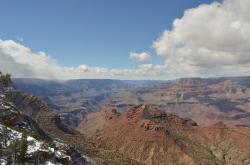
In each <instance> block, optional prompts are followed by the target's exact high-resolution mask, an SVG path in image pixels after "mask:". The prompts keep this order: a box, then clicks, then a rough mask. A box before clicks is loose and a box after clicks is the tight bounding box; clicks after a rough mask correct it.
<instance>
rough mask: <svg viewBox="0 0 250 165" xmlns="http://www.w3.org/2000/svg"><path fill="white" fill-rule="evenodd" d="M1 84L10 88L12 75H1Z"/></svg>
mask: <svg viewBox="0 0 250 165" xmlns="http://www.w3.org/2000/svg"><path fill="white" fill-rule="evenodd" d="M0 83H1V84H2V85H3V86H4V87H8V86H9V85H10V84H11V75H10V74H6V75H4V74H0Z"/></svg>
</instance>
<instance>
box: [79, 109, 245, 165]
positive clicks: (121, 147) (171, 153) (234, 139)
mask: <svg viewBox="0 0 250 165" xmlns="http://www.w3.org/2000/svg"><path fill="white" fill-rule="evenodd" d="M98 115H99V118H98V121H100V122H102V123H103V125H102V126H101V125H100V126H99V127H98V128H96V132H95V133H93V132H92V136H91V139H92V142H93V143H94V144H95V145H96V146H98V147H101V148H107V149H112V150H116V151H118V152H120V153H123V154H125V155H126V156H128V157H129V158H131V159H135V160H137V161H139V162H141V163H145V164H149V165H153V164H247V163H250V157H249V154H250V152H249V151H250V150H249V149H250V141H249V139H248V138H249V135H250V130H249V129H247V128H228V127H226V126H225V125H224V124H222V123H218V124H216V125H213V126H211V127H206V128H201V127H199V126H198V125H197V123H196V122H194V121H192V120H190V119H182V118H179V117H178V116H176V115H172V114H168V113H165V112H161V111H159V110H157V109H154V108H152V107H150V106H147V105H141V106H136V107H133V108H131V109H130V110H128V112H126V113H124V114H122V115H120V114H119V113H117V112H116V111H115V110H114V109H112V108H108V107H106V108H105V109H104V110H103V111H102V112H101V113H98ZM95 122H96V121H95ZM85 124H89V125H91V121H88V122H86V123H85ZM87 128H88V127H87V126H86V127H85V129H87ZM92 129H93V128H92ZM82 132H83V133H84V132H85V133H88V130H84V129H82ZM243 144H244V145H243Z"/></svg>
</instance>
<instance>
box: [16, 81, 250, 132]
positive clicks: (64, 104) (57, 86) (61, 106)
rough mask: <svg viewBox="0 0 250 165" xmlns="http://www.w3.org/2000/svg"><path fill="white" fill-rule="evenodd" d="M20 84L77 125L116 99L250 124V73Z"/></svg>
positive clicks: (121, 105)
mask: <svg viewBox="0 0 250 165" xmlns="http://www.w3.org/2000/svg"><path fill="white" fill-rule="evenodd" d="M14 83H15V85H16V86H17V88H19V89H21V90H24V91H26V92H30V93H32V94H34V95H36V96H38V97H40V98H41V99H43V100H44V101H46V102H47V103H48V105H49V107H50V108H51V109H53V110H54V111H56V112H58V113H60V114H61V115H62V116H63V118H62V122H63V123H64V124H67V125H70V126H72V127H74V128H79V127H82V126H81V125H80V123H82V120H85V116H86V115H87V114H88V113H91V112H97V111H99V110H100V109H101V108H102V106H104V105H106V104H111V105H112V106H113V107H114V108H116V109H117V110H118V111H119V112H124V111H127V110H128V109H129V108H130V107H132V106H135V105H139V104H145V103H146V104H150V105H152V106H154V107H155V108H158V109H160V110H163V111H165V112H168V113H173V114H176V115H178V116H180V117H183V118H191V119H192V120H194V121H196V122H197V123H198V124H199V125H201V126H209V125H212V124H215V123H217V122H219V121H222V122H224V123H226V124H227V125H238V126H245V127H246V126H250V105H249V101H250V77H222V78H207V79H202V78H182V79H177V80H173V81H121V80H71V81H66V82H57V81H46V80H39V79H15V80H14Z"/></svg>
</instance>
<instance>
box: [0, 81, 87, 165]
mask: <svg viewBox="0 0 250 165" xmlns="http://www.w3.org/2000/svg"><path fill="white" fill-rule="evenodd" d="M0 83H1V82H0ZM0 86H1V85H0ZM14 91H15V89H14V88H13V87H11V86H8V87H0V137H1V138H0V163H1V164H23V163H30V164H36V163H40V164H81V165H88V164H91V163H90V162H88V161H87V159H86V158H85V157H84V156H82V155H81V154H80V153H79V152H78V151H77V150H75V149H74V148H72V147H71V146H70V145H67V144H65V143H64V142H62V141H61V140H59V139H54V138H52V137H51V136H49V135H48V134H46V133H45V132H44V131H43V130H42V129H41V128H40V126H39V125H38V124H37V123H36V120H35V119H36V118H38V117H39V115H34V114H39V113H40V112H39V110H40V109H36V110H37V111H38V112H36V113H30V112H32V110H34V109H32V110H31V109H30V107H29V106H28V105H31V107H33V106H35V105H36V106H37V107H40V108H44V107H43V106H41V105H43V104H41V105H40V106H38V105H39V104H40V103H41V102H39V101H38V100H37V99H35V98H33V97H32V96H29V97H28V96H27V95H26V94H24V96H26V97H25V98H26V99H24V100H25V101H23V102H22V108H24V109H21V110H20V109H18V107H19V106H17V105H16V104H15V103H14V102H12V101H11V99H10V98H8V96H9V95H10V94H11V93H14ZM27 98H33V99H31V100H29V99H27ZM30 101H31V102H30ZM34 101H38V102H37V103H34ZM26 104H27V107H25V106H24V105H26ZM33 108H34V107H33ZM27 109H28V111H26V110H27ZM47 111H48V110H47ZM44 112H46V111H44ZM29 115H30V116H29Z"/></svg>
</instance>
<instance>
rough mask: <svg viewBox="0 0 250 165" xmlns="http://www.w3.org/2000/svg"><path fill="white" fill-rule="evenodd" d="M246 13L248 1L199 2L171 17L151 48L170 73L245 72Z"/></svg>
mask: <svg viewBox="0 0 250 165" xmlns="http://www.w3.org/2000/svg"><path fill="white" fill-rule="evenodd" d="M249 15H250V1H249V0H237V1H235V0H224V1H223V2H222V3H219V2H214V3H211V4H203V5H200V6H198V7H196V8H193V9H189V10H186V11H185V13H184V15H183V17H182V18H180V19H176V20H174V22H173V28H172V29H171V30H165V31H164V32H163V33H162V35H161V36H160V38H159V39H158V40H157V41H155V42H154V44H153V47H154V48H155V49H156V52H157V54H158V55H159V56H163V57H165V58H166V61H165V65H166V66H167V69H168V71H170V70H172V71H173V72H172V75H173V74H176V75H178V76H217V75H219V76H231V75H249V71H250V17H249Z"/></svg>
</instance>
